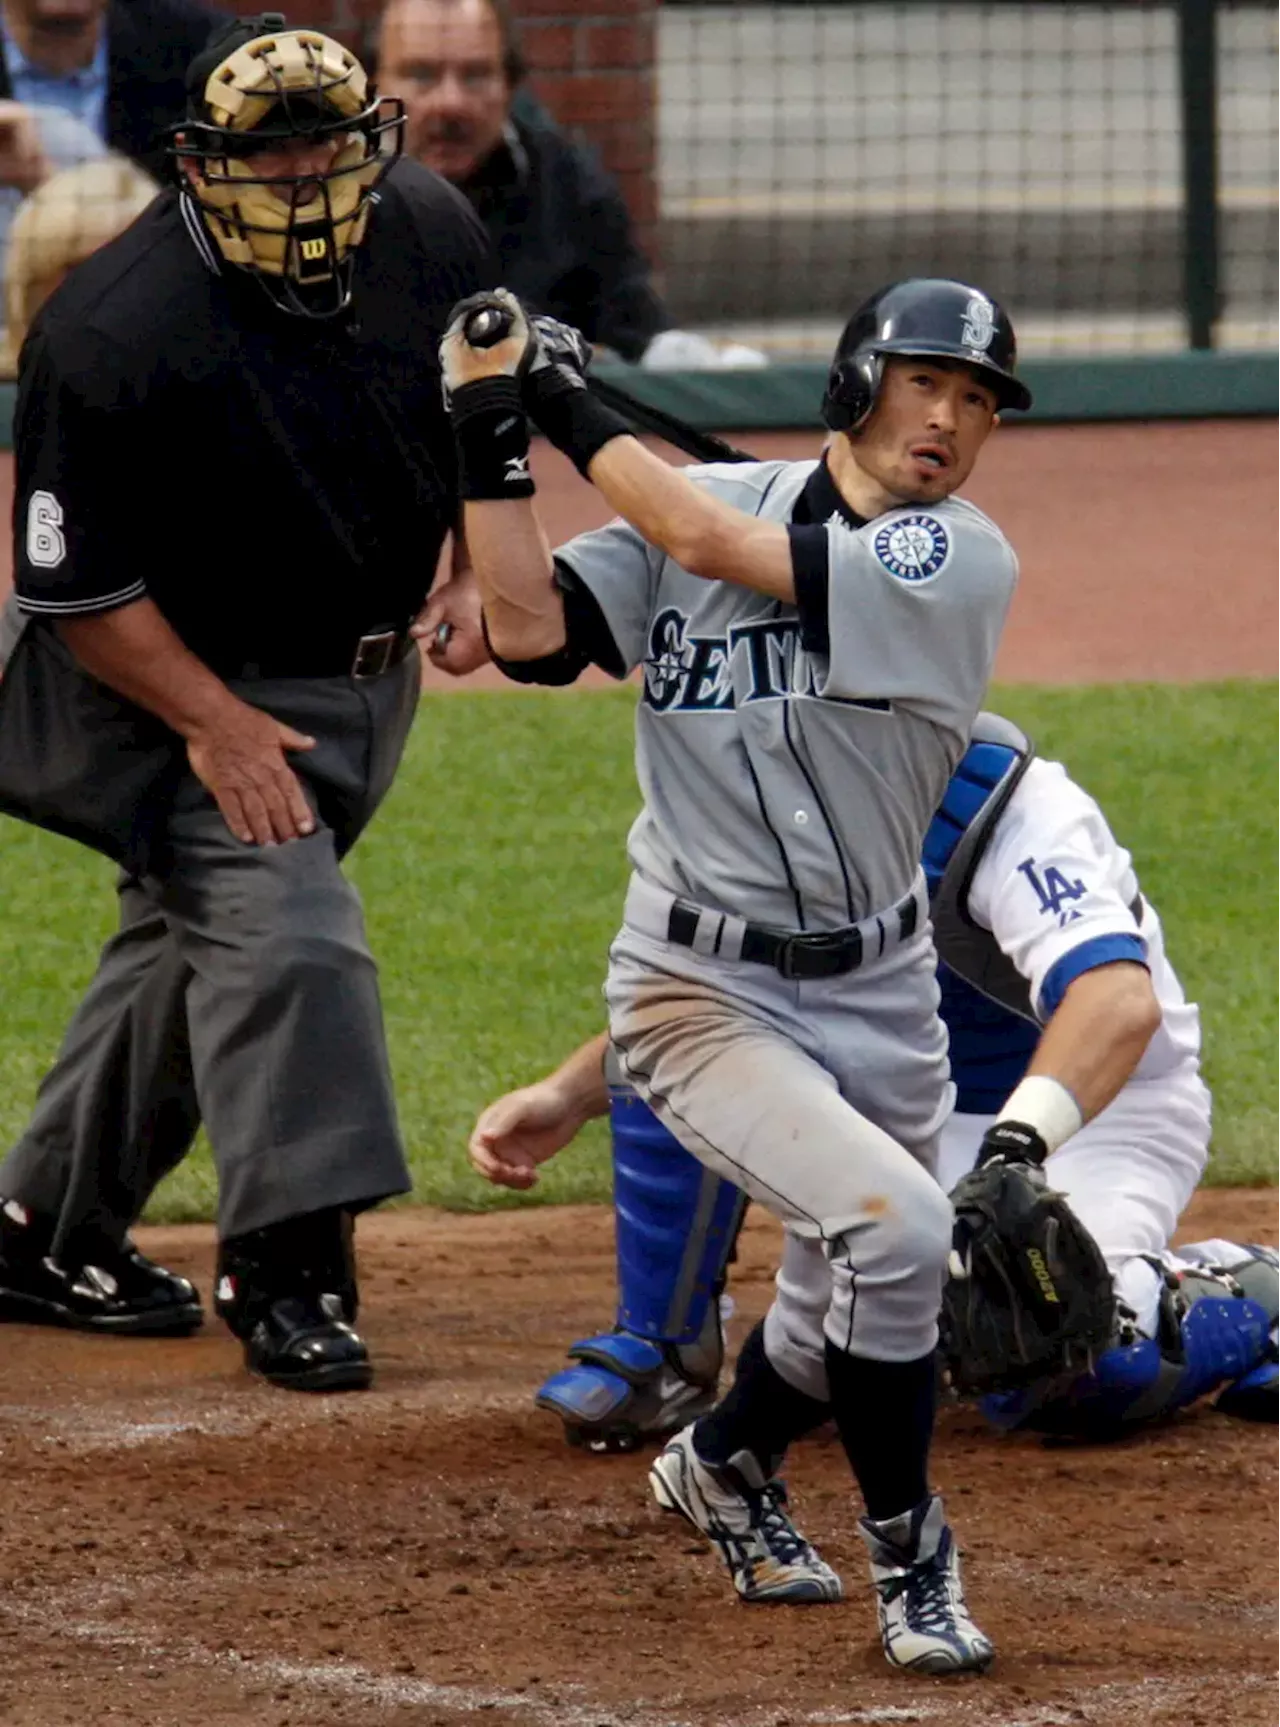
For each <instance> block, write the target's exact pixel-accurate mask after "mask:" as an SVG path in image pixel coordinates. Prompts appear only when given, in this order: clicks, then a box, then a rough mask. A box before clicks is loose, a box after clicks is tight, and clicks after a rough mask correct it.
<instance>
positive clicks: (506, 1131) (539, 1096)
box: [467, 1079, 587, 1188]
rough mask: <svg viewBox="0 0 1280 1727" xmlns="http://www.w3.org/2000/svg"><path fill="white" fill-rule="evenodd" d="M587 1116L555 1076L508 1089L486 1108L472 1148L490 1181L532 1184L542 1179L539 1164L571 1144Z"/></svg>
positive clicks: (476, 1162) (475, 1161)
mask: <svg viewBox="0 0 1280 1727" xmlns="http://www.w3.org/2000/svg"><path fill="white" fill-rule="evenodd" d="M586 1119H587V1118H586V1117H585V1116H584V1115H583V1113H582V1110H581V1108H580V1107H579V1106H578V1105H576V1104H575V1103H574V1102H573V1101H572V1100H571V1099H570V1098H568V1097H567V1096H566V1095H565V1093H564V1092H563V1091H562V1090H561V1089H560V1087H559V1086H557V1085H556V1083H555V1082H554V1080H550V1079H544V1080H539V1081H538V1083H537V1084H536V1085H526V1086H523V1087H522V1088H521V1089H520V1090H519V1091H509V1092H508V1093H507V1094H506V1096H505V1097H500V1098H499V1099H498V1100H497V1102H496V1103H491V1104H490V1105H489V1106H488V1108H487V1109H485V1110H483V1111H482V1112H481V1114H480V1118H479V1120H478V1121H477V1122H476V1125H475V1126H474V1128H472V1130H471V1139H470V1141H469V1143H468V1145H467V1153H468V1155H469V1156H470V1158H471V1162H472V1164H473V1165H474V1167H475V1168H476V1169H477V1170H478V1171H479V1173H480V1174H481V1175H482V1176H484V1178H485V1180H486V1181H492V1182H494V1183H496V1184H497V1185H498V1186H500V1187H516V1188H530V1187H533V1186H535V1185H536V1183H537V1180H538V1165H539V1164H540V1163H545V1162H546V1161H547V1159H548V1158H549V1157H554V1156H555V1154H556V1152H558V1151H560V1150H562V1149H563V1148H564V1147H565V1146H566V1145H568V1144H569V1141H570V1140H571V1139H573V1137H574V1136H575V1134H576V1133H577V1132H578V1130H579V1129H580V1128H581V1127H582V1125H583V1123H584V1121H585V1120H586Z"/></svg>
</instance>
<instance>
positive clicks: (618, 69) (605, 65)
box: [513, 0, 659, 247]
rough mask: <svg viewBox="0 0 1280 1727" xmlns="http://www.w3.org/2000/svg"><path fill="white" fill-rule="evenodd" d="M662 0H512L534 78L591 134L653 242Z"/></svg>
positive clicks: (554, 104)
mask: <svg viewBox="0 0 1280 1727" xmlns="http://www.w3.org/2000/svg"><path fill="white" fill-rule="evenodd" d="M658 4H659V0H576V4H575V0H513V6H514V11H515V13H516V16H517V17H518V18H519V19H520V24H521V32H520V35H521V44H522V46H523V49H524V53H525V58H526V59H527V61H528V63H529V67H530V79H529V82H530V85H531V87H532V89H533V90H534V92H535V94H536V95H537V96H538V98H539V100H540V101H542V102H543V103H544V104H545V105H546V107H547V108H548V109H549V110H550V111H551V113H552V114H554V115H555V117H556V119H557V120H559V121H560V122H561V124H562V125H564V126H567V127H569V128H570V129H571V130H573V131H574V132H575V133H577V134H578V135H579V136H582V137H585V138H589V139H590V140H591V142H592V143H593V144H594V145H595V146H596V148H597V149H598V150H599V151H600V154H601V156H602V157H603V158H604V162H605V165H606V167H608V168H609V170H610V171H611V173H613V175H614V176H615V177H616V179H617V180H618V183H619V184H620V185H621V187H622V190H623V192H624V194H625V196H626V199H627V203H628V205H629V206H630V208H631V213H632V215H633V216H634V217H635V220H636V224H637V227H638V229H639V231H640V234H641V237H642V240H643V241H644V242H645V243H646V244H647V245H649V246H650V247H651V244H652V239H653V230H654V224H655V221H656V217H657V197H656V191H655V184H654V174H655V168H656V155H655V150H656V138H655V129H654V105H655V76H654V59H655V55H656V44H655V40H654V38H655V32H656V27H657V17H658Z"/></svg>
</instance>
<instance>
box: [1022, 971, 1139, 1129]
mask: <svg viewBox="0 0 1280 1727" xmlns="http://www.w3.org/2000/svg"><path fill="white" fill-rule="evenodd" d="M1159 1024H1160V1004H1159V1002H1158V1001H1157V1000H1156V994H1155V991H1154V989H1153V988H1152V986H1151V976H1150V973H1149V972H1148V971H1147V969H1146V967H1145V966H1141V965H1138V964H1136V963H1135V962H1132V961H1127V960H1121V961H1117V962H1115V963H1113V964H1111V965H1104V966H1098V967H1097V968H1096V969H1095V970H1093V971H1087V972H1084V973H1082V975H1081V976H1080V977H1078V978H1076V979H1075V980H1074V982H1072V983H1071V984H1069V985H1068V987H1067V991H1066V994H1065V995H1064V996H1063V998H1062V1000H1061V1002H1060V1003H1059V1004H1058V1008H1057V1010H1056V1012H1055V1013H1054V1015H1053V1017H1052V1019H1050V1021H1049V1023H1048V1025H1047V1026H1046V1027H1045V1029H1044V1033H1043V1035H1042V1036H1041V1039H1040V1042H1039V1044H1038V1045H1037V1047H1036V1051H1035V1054H1034V1055H1033V1056H1032V1058H1031V1062H1030V1065H1029V1066H1028V1068H1027V1074H1028V1077H1032V1076H1043V1077H1044V1078H1047V1079H1054V1080H1056V1081H1057V1082H1058V1084H1059V1085H1062V1086H1065V1088H1066V1089H1067V1090H1068V1091H1069V1092H1070V1093H1071V1095H1072V1097H1073V1098H1074V1099H1075V1101H1076V1104H1077V1105H1078V1107H1079V1110H1080V1114H1081V1115H1082V1116H1083V1118H1084V1120H1085V1121H1090V1120H1091V1119H1092V1118H1093V1117H1094V1116H1095V1115H1097V1114H1098V1113H1099V1112H1100V1111H1101V1110H1104V1109H1105V1108H1106V1107H1107V1105H1108V1104H1109V1103H1110V1102H1111V1101H1112V1099H1113V1098H1114V1097H1116V1096H1117V1095H1118V1093H1119V1092H1120V1090H1121V1088H1122V1087H1123V1086H1125V1085H1126V1084H1127V1083H1128V1081H1129V1080H1130V1079H1132V1077H1133V1073H1134V1069H1135V1068H1136V1067H1137V1065H1138V1063H1139V1062H1140V1061H1141V1060H1142V1057H1143V1054H1144V1052H1145V1050H1146V1047H1147V1045H1148V1044H1149V1043H1150V1042H1151V1039H1152V1037H1153V1035H1154V1034H1155V1031H1156V1028H1157V1027H1158V1026H1159Z"/></svg>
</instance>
